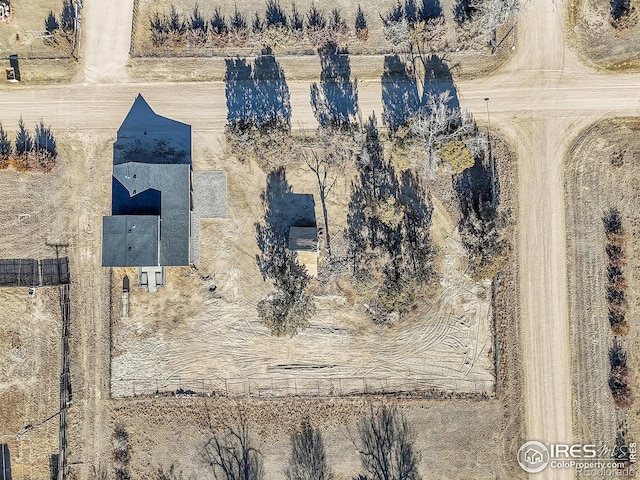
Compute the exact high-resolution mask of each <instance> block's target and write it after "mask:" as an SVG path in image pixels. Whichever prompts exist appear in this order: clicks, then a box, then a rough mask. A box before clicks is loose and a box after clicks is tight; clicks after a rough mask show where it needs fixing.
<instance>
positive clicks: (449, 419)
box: [73, 397, 523, 480]
mask: <svg viewBox="0 0 640 480" xmlns="http://www.w3.org/2000/svg"><path fill="white" fill-rule="evenodd" d="M379 401H380V399H377V398H375V397H371V398H346V399H345V398H343V399H282V400H257V399H251V400H250V401H244V402H242V403H240V404H238V403H236V402H235V401H230V400H226V399H204V398H163V397H156V398H150V399H127V400H115V401H113V402H112V408H111V413H110V415H111V422H112V425H113V424H115V422H122V424H123V425H124V427H125V429H126V430H127V432H128V433H129V439H130V449H131V452H132V453H131V473H132V475H133V478H149V476H150V475H151V474H152V472H155V471H157V469H158V467H160V466H162V467H164V468H168V467H169V465H171V464H172V463H175V464H176V466H177V468H178V470H182V471H183V473H184V475H185V477H187V478H193V479H196V478H208V476H210V475H211V472H210V470H208V469H207V468H206V467H205V465H204V464H203V461H202V457H201V451H202V447H203V445H204V443H205V442H206V440H207V439H208V438H209V437H208V435H209V431H208V428H207V427H206V425H208V424H209V422H211V424H212V425H213V427H214V428H215V427H217V426H218V425H219V424H220V423H221V422H223V421H228V419H229V418H232V417H233V415H234V413H233V412H234V411H235V410H236V408H237V406H238V405H241V406H242V407H244V408H246V412H247V416H248V417H249V418H251V423H250V429H251V432H252V434H253V439H254V441H255V444H256V447H257V448H258V449H259V450H260V452H261V453H262V456H263V459H264V469H265V474H266V478H269V479H273V480H284V478H285V476H284V469H285V467H286V464H287V461H288V457H289V452H290V448H291V447H290V442H289V435H290V434H291V433H292V432H293V431H294V430H295V429H296V428H297V427H298V426H299V424H300V422H301V421H303V420H304V419H305V418H309V419H311V421H312V423H313V424H314V425H315V426H317V427H319V428H320V429H321V430H322V432H323V435H324V439H325V445H326V448H327V461H328V463H329V464H330V465H331V467H332V469H333V471H334V473H335V479H336V480H350V479H352V478H353V477H355V476H356V475H357V474H358V473H360V472H361V471H362V469H361V466H360V460H359V458H358V455H357V452H356V450H355V447H354V444H353V443H352V438H353V437H354V435H355V427H356V422H357V420H358V419H359V418H361V417H362V416H364V415H365V414H366V413H367V411H368V408H369V402H374V404H377V403H378V402H379ZM382 401H384V400H382ZM399 405H400V406H401V407H402V411H403V412H404V413H405V414H406V416H407V420H408V421H409V423H410V424H411V425H412V426H413V427H414V428H415V430H416V432H417V437H416V449H417V450H418V451H419V452H420V456H421V461H420V462H419V472H420V474H421V475H422V478H424V479H445V478H447V479H454V478H455V479H458V478H460V479H467V478H468V479H471V478H473V479H487V480H489V479H496V478H501V479H507V478H508V479H513V480H515V479H519V478H523V476H522V472H521V471H520V469H519V467H518V466H517V464H516V462H515V461H514V458H515V450H517V446H515V450H514V449H513V447H514V445H512V443H514V444H515V443H517V441H518V440H517V437H516V438H513V437H512V435H513V431H512V430H509V427H508V425H509V424H510V423H511V422H506V421H505V413H504V410H503V404H502V403H501V402H499V401H497V400H488V401H487V400H484V401H475V400H456V401H453V402H452V401H441V400H400V401H399ZM207 411H208V412H209V415H210V419H209V420H208V419H207V418H206V417H207ZM471 418H472V419H473V421H472V422H470V421H468V419H471ZM464 419H467V420H464ZM512 438H513V442H512V440H508V439H512ZM176 445H180V448H176ZM73 468H74V469H77V471H78V472H79V471H80V470H81V469H80V466H77V467H73Z"/></svg>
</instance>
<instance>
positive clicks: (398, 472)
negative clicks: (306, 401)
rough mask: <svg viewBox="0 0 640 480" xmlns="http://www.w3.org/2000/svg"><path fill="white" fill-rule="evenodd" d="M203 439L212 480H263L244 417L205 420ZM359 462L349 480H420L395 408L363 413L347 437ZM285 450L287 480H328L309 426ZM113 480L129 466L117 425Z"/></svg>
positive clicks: (178, 476)
mask: <svg viewBox="0 0 640 480" xmlns="http://www.w3.org/2000/svg"><path fill="white" fill-rule="evenodd" d="M207 417H208V420H207V421H206V425H205V428H206V430H207V434H206V435H205V438H206V439H205V440H204V443H203V445H202V446H201V448H200V452H199V453H200V459H201V462H202V465H203V466H204V467H205V468H206V469H208V470H209V472H210V473H211V474H212V475H213V478H215V479H216V480H264V479H266V478H268V477H267V475H266V474H265V469H264V465H263V454H262V452H261V451H260V449H259V448H258V446H257V442H256V440H255V437H254V436H253V433H252V431H251V425H250V422H249V419H248V418H247V414H246V412H245V411H244V410H242V409H241V408H239V409H238V414H237V419H236V420H235V421H234V422H225V423H224V424H223V425H222V427H221V428H220V427H214V426H213V422H212V421H211V419H210V418H209V415H207ZM349 435H350V436H352V443H353V445H354V447H355V449H356V450H357V453H358V456H359V458H360V464H361V468H362V473H361V474H359V475H358V476H357V477H354V478H353V480H420V478H421V477H420V474H419V471H418V463H419V461H420V452H419V451H418V450H417V449H416V446H415V443H416V433H415V430H414V429H413V428H412V427H411V425H410V424H409V422H408V421H407V418H406V416H405V415H404V413H403V412H402V411H401V410H400V409H399V408H398V406H397V405H395V404H391V405H381V406H378V407H374V406H373V405H370V406H369V411H368V413H367V414H366V415H365V416H364V417H363V418H362V419H360V420H359V421H358V422H357V424H356V431H355V432H349ZM289 440H290V447H289V448H290V450H289V456H288V459H287V465H286V467H285V470H284V473H285V477H286V478H287V480H333V479H334V478H335V475H334V472H333V470H332V468H331V465H330V463H329V460H328V457H327V453H326V449H325V443H324V437H323V434H322V431H321V429H320V428H318V427H314V426H313V425H312V423H311V421H310V420H303V421H302V423H301V424H300V425H299V426H298V428H297V429H296V430H295V431H294V432H293V433H292V434H291V436H290V438H289ZM112 445H113V450H112V453H113V460H114V469H115V474H116V478H117V479H118V480H128V479H130V478H131V474H130V470H129V462H130V458H131V453H130V449H129V434H128V433H127V432H126V430H125V429H124V426H123V425H122V424H121V423H117V424H116V426H115V429H114V433H113V436H112ZM95 478H96V479H103V478H107V474H106V470H105V469H104V468H102V469H100V470H98V471H97V472H96V476H95ZM152 478H153V479H154V480H187V479H190V478H192V477H189V476H187V475H185V474H184V473H183V472H182V471H181V470H180V469H179V467H177V466H176V464H175V463H173V464H171V465H169V466H166V467H165V466H160V467H158V469H157V470H156V472H155V474H154V475H153V477H152Z"/></svg>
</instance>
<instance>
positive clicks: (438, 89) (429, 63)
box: [423, 55, 460, 109]
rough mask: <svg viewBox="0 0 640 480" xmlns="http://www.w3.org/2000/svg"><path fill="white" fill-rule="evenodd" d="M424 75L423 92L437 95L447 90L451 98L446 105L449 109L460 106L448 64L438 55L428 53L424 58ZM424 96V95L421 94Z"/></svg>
mask: <svg viewBox="0 0 640 480" xmlns="http://www.w3.org/2000/svg"><path fill="white" fill-rule="evenodd" d="M424 66H425V75H424V81H423V85H424V93H425V94H427V93H431V94H432V95H435V96H437V95H439V94H441V93H442V92H444V91H446V90H448V91H449V93H450V94H451V100H450V101H449V104H448V107H449V108H451V109H458V108H460V100H459V99H458V88H457V87H456V84H455V82H454V80H453V75H452V74H451V69H450V68H449V65H447V63H446V62H445V61H444V60H443V59H442V58H441V57H439V56H438V55H430V56H429V57H427V58H426V59H425V63H424ZM423 98H424V96H423Z"/></svg>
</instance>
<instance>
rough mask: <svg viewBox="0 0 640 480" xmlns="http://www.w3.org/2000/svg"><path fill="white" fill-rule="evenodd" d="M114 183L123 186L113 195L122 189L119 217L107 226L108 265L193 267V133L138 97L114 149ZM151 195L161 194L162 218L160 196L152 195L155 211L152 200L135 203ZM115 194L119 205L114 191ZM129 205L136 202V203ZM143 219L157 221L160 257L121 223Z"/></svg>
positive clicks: (105, 258)
mask: <svg viewBox="0 0 640 480" xmlns="http://www.w3.org/2000/svg"><path fill="white" fill-rule="evenodd" d="M113 177H114V178H115V179H116V180H117V181H118V182H119V184H118V183H114V189H115V186H118V191H119V192H120V194H119V195H118V197H117V198H118V211H114V213H116V215H114V216H112V217H105V218H104V220H103V239H102V244H103V246H102V251H103V265H104V266H154V265H162V266H184V265H189V249H190V226H191V127H190V126H189V125H187V124H184V123H181V122H177V121H175V120H171V119H169V118H165V117H162V116H160V115H157V114H156V113H155V112H154V111H153V110H152V109H151V107H149V104H147V102H146V101H145V100H144V98H142V96H141V95H138V97H137V98H136V100H135V102H134V104H133V106H132V107H131V110H130V111H129V113H128V114H127V117H126V118H125V120H124V122H123V123H122V125H121V126H120V129H119V130H118V138H117V140H116V142H115V144H114V146H113ZM120 185H121V186H120ZM121 187H124V189H125V190H126V191H125V190H123V189H122V188H121ZM149 190H155V191H157V192H159V193H160V197H159V198H160V209H159V211H160V216H159V217H158V209H157V205H158V203H157V192H155V193H154V194H153V195H156V197H154V196H153V195H152V196H151V197H150V198H152V199H154V198H155V199H154V200H153V202H152V203H154V204H155V211H153V210H154V209H153V208H152V207H151V206H150V205H149V202H148V201H147V200H148V198H149V197H147V198H146V199H145V198H143V197H138V201H137V202H136V201H135V197H136V196H137V195H140V194H142V193H144V192H149ZM127 192H128V196H127ZM112 193H114V195H113V198H112V202H113V203H114V205H115V199H116V197H115V191H114V192H112ZM129 199H132V200H131V203H129ZM128 207H131V208H130V209H129V208H128ZM134 207H135V208H134ZM132 214H135V215H132ZM139 217H149V218H153V219H155V220H153V221H154V222H155V225H156V226H155V228H156V236H155V240H153V241H154V242H155V250H156V255H155V257H152V256H150V254H148V253H145V252H143V251H142V245H144V246H145V249H146V248H147V247H149V248H151V247H153V245H152V244H151V243H150V242H151V240H149V239H148V238H147V237H144V236H140V237H137V236H136V235H131V233H133V232H128V230H127V231H126V232H125V231H124V230H123V229H124V228H125V227H124V226H123V223H122V222H123V221H125V220H117V219H118V218H121V219H122V218H124V219H128V218H139ZM110 219H115V220H110ZM149 222H151V220H149ZM158 222H159V225H160V226H159V232H158ZM127 228H128V226H127ZM145 231H146V230H145ZM125 233H126V234H127V235H125ZM158 233H159V235H158ZM123 235H124V236H123ZM125 240H126V241H128V242H129V243H128V244H127V245H126V249H124V247H123V246H122V243H123V241H125ZM138 247H139V248H138ZM136 251H137V253H131V252H136ZM158 252H159V253H158ZM151 260H153V261H151Z"/></svg>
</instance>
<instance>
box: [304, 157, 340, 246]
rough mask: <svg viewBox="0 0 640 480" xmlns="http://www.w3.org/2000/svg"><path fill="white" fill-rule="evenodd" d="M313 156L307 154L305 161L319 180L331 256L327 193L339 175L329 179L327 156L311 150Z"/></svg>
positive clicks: (325, 229)
mask: <svg viewBox="0 0 640 480" xmlns="http://www.w3.org/2000/svg"><path fill="white" fill-rule="evenodd" d="M311 157H312V158H309V156H307V155H305V156H304V162H305V163H306V164H307V166H308V167H309V169H310V170H311V171H312V172H313V173H314V174H315V176H316V180H317V182H318V193H319V195H320V203H321V205H322V217H323V218H324V231H325V238H326V242H327V253H328V254H329V256H331V236H330V234H329V212H328V210H327V195H329V192H331V189H332V188H333V186H334V185H335V184H336V180H337V178H338V177H336V176H334V177H333V180H329V179H328V174H329V164H330V162H329V161H327V158H326V157H324V156H322V157H321V156H319V155H318V154H317V153H316V152H314V151H312V152H311Z"/></svg>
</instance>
